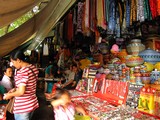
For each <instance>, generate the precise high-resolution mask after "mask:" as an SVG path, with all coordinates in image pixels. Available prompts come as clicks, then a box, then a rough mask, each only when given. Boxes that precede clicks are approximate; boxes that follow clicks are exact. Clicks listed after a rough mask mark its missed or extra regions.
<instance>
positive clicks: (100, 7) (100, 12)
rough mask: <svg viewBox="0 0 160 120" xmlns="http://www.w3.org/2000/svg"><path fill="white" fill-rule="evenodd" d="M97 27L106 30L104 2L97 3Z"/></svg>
mask: <svg viewBox="0 0 160 120" xmlns="http://www.w3.org/2000/svg"><path fill="white" fill-rule="evenodd" d="M97 26H100V27H102V28H103V29H106V22H105V17H104V0H99V1H98V2H97Z"/></svg>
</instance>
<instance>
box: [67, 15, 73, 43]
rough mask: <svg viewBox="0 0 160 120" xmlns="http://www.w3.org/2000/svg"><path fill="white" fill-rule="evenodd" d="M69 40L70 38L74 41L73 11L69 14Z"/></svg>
mask: <svg viewBox="0 0 160 120" xmlns="http://www.w3.org/2000/svg"><path fill="white" fill-rule="evenodd" d="M67 21H68V24H67V29H68V30H67V40H69V41H70V42H71V41H72V38H73V16H72V13H69V14H68V15H67Z"/></svg>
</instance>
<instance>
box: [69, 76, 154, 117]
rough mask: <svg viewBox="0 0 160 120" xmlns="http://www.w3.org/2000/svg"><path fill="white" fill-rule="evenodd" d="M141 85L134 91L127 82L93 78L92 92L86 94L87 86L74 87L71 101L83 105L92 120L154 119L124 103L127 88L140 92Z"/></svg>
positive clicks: (126, 97)
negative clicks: (81, 87)
mask: <svg viewBox="0 0 160 120" xmlns="http://www.w3.org/2000/svg"><path fill="white" fill-rule="evenodd" d="M95 81H97V82H95ZM90 84H91V83H90ZM96 87H97V89H96ZM141 87H143V86H139V87H138V88H139V89H138V91H136V90H134V87H133V86H130V84H129V83H128V82H120V81H115V80H106V79H101V80H98V79H96V78H95V79H94V80H93V81H92V88H91V89H92V90H91V91H92V93H91V92H89V94H88V92H87V88H86V89H85V90H84V89H83V92H82V91H81V89H76V90H71V91H70V93H71V96H72V101H73V103H74V104H77V105H81V106H83V107H84V109H85V110H86V112H87V113H88V114H89V116H90V117H91V119H92V120H115V119H118V120H135V119H139V120H144V119H148V118H149V120H156V118H155V116H154V117H153V116H151V115H148V114H146V113H145V114H144V113H143V112H139V111H138V109H136V108H135V107H130V106H128V105H126V101H127V99H128V96H127V95H128V91H129V89H130V90H131V89H132V91H136V92H139V93H140V88H141ZM100 88H101V89H100ZM137 101H138V100H137ZM136 105H137V106H138V104H136ZM137 106H136V107H137Z"/></svg>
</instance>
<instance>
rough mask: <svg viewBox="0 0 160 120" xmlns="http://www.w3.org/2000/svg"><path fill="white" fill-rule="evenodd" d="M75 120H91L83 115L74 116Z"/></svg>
mask: <svg viewBox="0 0 160 120" xmlns="http://www.w3.org/2000/svg"><path fill="white" fill-rule="evenodd" d="M74 117H75V120H91V118H90V117H89V116H87V115H85V116H83V115H77V114H76V115H74Z"/></svg>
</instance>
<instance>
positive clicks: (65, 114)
mask: <svg viewBox="0 0 160 120" xmlns="http://www.w3.org/2000/svg"><path fill="white" fill-rule="evenodd" d="M51 105H52V106H53V108H54V113H55V116H54V117H55V120H74V115H75V112H79V113H81V114H83V115H85V114H86V112H85V110H84V109H83V108H82V107H81V106H75V105H73V103H72V102H71V95H70V93H69V92H68V91H67V90H64V89H57V90H56V92H55V95H54V97H53V98H52V101H51Z"/></svg>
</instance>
